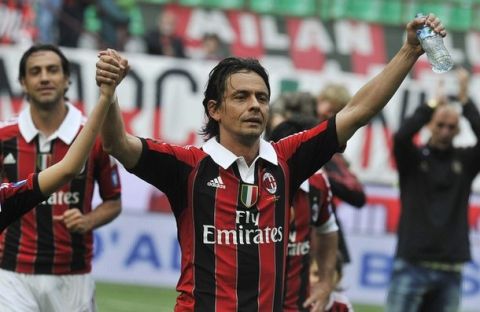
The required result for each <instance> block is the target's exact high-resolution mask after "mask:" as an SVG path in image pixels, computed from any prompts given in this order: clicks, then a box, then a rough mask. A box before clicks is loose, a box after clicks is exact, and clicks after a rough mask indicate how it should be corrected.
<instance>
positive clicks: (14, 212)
mask: <svg viewBox="0 0 480 312" xmlns="http://www.w3.org/2000/svg"><path fill="white" fill-rule="evenodd" d="M45 199H46V197H45V196H44V195H43V194H42V193H41V191H40V188H39V186H38V174H33V173H32V174H30V175H29V176H28V178H27V179H26V180H22V181H18V182H14V183H2V184H0V232H1V231H3V230H4V229H5V228H6V227H7V226H8V225H10V224H11V223H12V222H14V221H15V220H17V219H18V218H20V217H21V216H22V215H24V214H25V213H27V212H29V211H30V210H31V209H33V208H34V207H35V206H36V205H38V204H39V203H41V202H42V201H44V200H45Z"/></svg>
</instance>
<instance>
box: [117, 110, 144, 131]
mask: <svg viewBox="0 0 480 312" xmlns="http://www.w3.org/2000/svg"><path fill="white" fill-rule="evenodd" d="M140 112H141V111H140V109H138V108H135V109H133V110H131V111H124V110H122V118H123V122H124V124H125V131H127V132H128V133H134V131H133V129H132V122H133V120H134V119H135V117H136V116H137V115H138V114H140Z"/></svg>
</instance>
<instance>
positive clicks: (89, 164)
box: [0, 45, 121, 312]
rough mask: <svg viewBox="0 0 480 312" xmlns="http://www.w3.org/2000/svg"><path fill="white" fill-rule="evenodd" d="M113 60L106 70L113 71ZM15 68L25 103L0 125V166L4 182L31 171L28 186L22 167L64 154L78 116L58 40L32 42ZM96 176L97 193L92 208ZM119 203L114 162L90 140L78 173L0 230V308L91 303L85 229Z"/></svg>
mask: <svg viewBox="0 0 480 312" xmlns="http://www.w3.org/2000/svg"><path fill="white" fill-rule="evenodd" d="M116 65H117V64H115V63H113V64H112V68H111V73H110V77H114V75H115V74H114V73H115V72H117V73H118V67H117V66H116ZM19 72H20V75H19V81H20V83H21V85H22V88H23V91H24V93H25V94H26V97H27V100H28V102H29V104H30V105H29V107H28V108H26V109H25V110H24V111H22V112H21V114H20V115H19V117H18V119H15V120H13V121H11V122H9V123H6V124H4V125H2V127H1V128H0V159H1V163H0V166H1V167H0V169H1V171H0V172H1V174H2V180H3V181H4V182H9V181H21V180H25V179H26V180H27V181H28V179H33V180H30V181H28V182H27V184H32V183H33V187H34V188H35V181H34V180H35V175H34V176H33V178H32V177H30V178H29V175H30V174H31V173H32V172H36V173H38V172H41V171H43V170H45V169H47V168H48V167H50V166H52V165H54V164H55V163H57V162H59V161H60V160H61V159H62V158H64V156H65V154H66V153H67V151H68V148H69V147H70V145H71V144H72V142H73V141H74V139H75V137H76V136H77V134H78V132H79V131H80V129H81V128H82V127H83V124H84V118H83V117H82V114H81V112H80V111H79V110H78V109H76V108H75V107H74V106H73V105H71V104H70V103H68V102H67V100H66V99H65V93H66V91H67V89H68V86H69V75H70V70H69V63H68V60H67V59H66V58H65V56H64V55H63V53H62V52H61V51H60V50H59V49H58V48H57V47H55V46H52V45H35V46H32V47H31V48H29V49H28V50H27V51H26V52H25V53H24V54H23V56H22V58H21V60H20V66H19ZM114 80H115V78H114ZM111 82H112V79H111V78H108V79H106V80H105V81H104V83H107V84H110V83H111ZM102 93H104V92H102ZM102 97H104V96H102ZM96 126H97V125H96ZM79 156H81V157H82V158H83V157H84V155H83V154H82V155H76V156H75V157H79ZM69 158H70V155H69ZM69 158H67V163H68V162H69V161H68V159H69ZM75 162H76V161H75ZM62 166H63V165H60V167H62ZM53 170H54V173H55V171H57V170H62V169H61V168H58V167H57V168H54V169H53ZM50 175H51V174H49V173H47V174H46V176H47V180H46V182H47V184H46V187H45V189H42V186H41V185H40V191H41V192H42V193H43V194H45V195H46V194H47V193H50V192H52V191H53V188H54V187H53V186H51V185H49V182H48V181H49V178H48V177H49V176H50ZM40 180H42V178H41V177H40ZM95 180H96V181H98V182H99V191H100V195H101V197H102V198H103V200H104V201H103V203H101V204H100V205H99V206H98V207H97V208H96V209H94V210H92V207H91V199H92V195H93V188H94V181H95ZM40 183H42V184H43V182H41V181H40ZM120 207H121V206H120V184H119V179H118V171H117V166H116V164H115V162H114V161H113V159H112V158H110V157H109V156H108V155H107V154H106V153H104V152H103V150H102V147H101V142H100V141H99V140H96V141H95V143H94V145H93V148H92V151H91V152H90V154H89V155H88V158H87V161H86V162H85V165H84V166H82V170H81V172H80V174H79V175H76V176H75V177H74V178H73V180H72V181H71V182H70V183H67V184H65V185H64V186H63V187H62V188H61V189H59V190H58V191H57V192H54V193H52V194H51V195H50V197H49V198H48V199H46V200H45V201H43V202H42V203H41V204H39V205H38V206H37V207H36V208H34V209H33V210H31V211H29V212H28V213H26V214H24V215H23V216H22V217H21V218H20V219H18V220H16V221H15V222H13V223H12V224H11V225H9V226H8V227H7V228H6V229H5V231H4V232H3V233H2V235H1V236H0V311H49V312H56V311H75V310H78V309H79V308H81V310H82V311H94V310H95V300H94V293H95V284H94V281H93V277H92V276H91V274H90V271H91V261H92V252H93V248H92V247H93V246H92V244H93V233H92V230H93V229H95V228H97V227H99V226H101V225H103V224H105V223H108V222H110V221H111V220H113V219H114V218H115V217H116V216H117V215H118V214H119V213H120ZM25 208H27V207H23V208H22V209H25Z"/></svg>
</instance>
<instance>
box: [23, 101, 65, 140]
mask: <svg viewBox="0 0 480 312" xmlns="http://www.w3.org/2000/svg"><path fill="white" fill-rule="evenodd" d="M30 113H31V115H32V121H33V124H34V125H35V127H36V128H37V129H38V131H40V132H41V133H42V134H43V135H45V136H47V137H49V136H50V135H51V134H52V133H54V132H55V131H57V130H58V128H59V127H60V125H61V124H62V122H63V120H64V119H65V117H66V116H67V113H68V108H67V106H66V105H65V103H63V102H62V103H61V104H59V105H56V106H55V107H54V109H51V110H45V109H41V108H40V107H38V106H37V105H30Z"/></svg>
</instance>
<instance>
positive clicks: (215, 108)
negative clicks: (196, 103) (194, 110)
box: [207, 100, 220, 121]
mask: <svg viewBox="0 0 480 312" xmlns="http://www.w3.org/2000/svg"><path fill="white" fill-rule="evenodd" d="M219 107H220V105H218V104H217V101H215V100H209V101H208V103H207V109H208V115H209V116H210V117H211V118H213V119H214V120H216V121H220V112H219Z"/></svg>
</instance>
